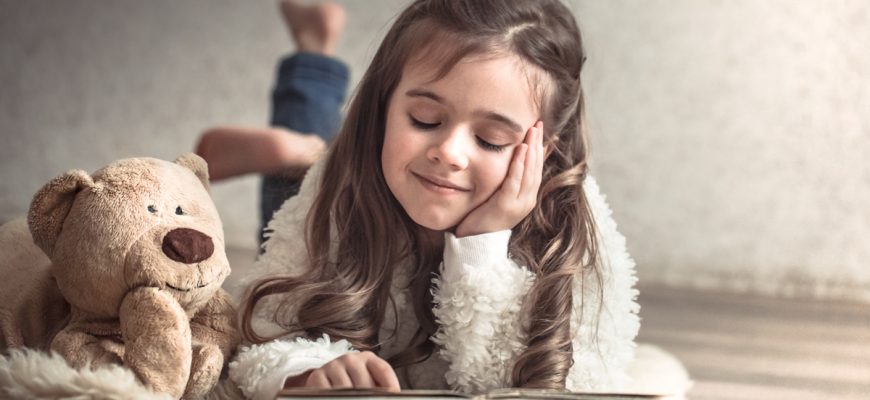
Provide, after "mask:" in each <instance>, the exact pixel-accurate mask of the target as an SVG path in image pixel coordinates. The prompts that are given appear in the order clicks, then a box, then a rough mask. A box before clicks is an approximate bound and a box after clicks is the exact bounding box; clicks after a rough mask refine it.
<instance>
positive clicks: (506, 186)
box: [455, 121, 545, 237]
mask: <svg viewBox="0 0 870 400" xmlns="http://www.w3.org/2000/svg"><path fill="white" fill-rule="evenodd" d="M544 158H545V157H544V123H543V122H541V121H538V122H536V123H535V125H534V126H532V127H531V128H529V131H528V132H526V137H525V140H523V143H521V144H520V145H519V146H517V147H516V149H515V150H514V156H513V160H511V165H510V167H509V169H508V174H507V176H506V177H505V179H504V182H502V184H501V187H499V188H498V190H496V191H495V193H493V194H492V196H490V198H489V199H487V200H486V201H485V202H484V203H483V204H481V205H480V206H478V207H477V208H475V209H474V210H472V211H471V212H470V213H469V214H468V215H467V216H465V218H464V219H463V220H462V222H460V223H459V225H457V227H456V231H455V235H456V237H464V236H472V235H479V234H482V233H489V232H497V231H501V230H505V229H512V228H513V227H514V226H516V225H517V224H519V223H520V221H522V219H523V218H525V217H526V216H527V215H529V213H530V212H532V209H533V208H535V205H536V204H537V202H538V189H539V188H540V187H541V179H542V177H543V174H544Z"/></svg>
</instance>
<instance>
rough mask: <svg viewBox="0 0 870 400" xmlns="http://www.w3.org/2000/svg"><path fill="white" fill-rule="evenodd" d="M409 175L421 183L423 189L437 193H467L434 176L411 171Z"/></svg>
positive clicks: (465, 190)
mask: <svg viewBox="0 0 870 400" xmlns="http://www.w3.org/2000/svg"><path fill="white" fill-rule="evenodd" d="M411 174H413V175H414V176H415V177H416V178H417V179H419V180H420V182H421V183H423V186H424V187H426V188H427V189H431V190H433V191H435V192H438V193H461V192H468V191H469V190H468V189H466V188H463V187H460V186H457V185H455V184H453V183H451V182H450V181H448V180H445V179H441V178H438V177H436V176H431V175H423V174H418V173H416V172H413V171H412V172H411Z"/></svg>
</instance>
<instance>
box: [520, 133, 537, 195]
mask: <svg viewBox="0 0 870 400" xmlns="http://www.w3.org/2000/svg"><path fill="white" fill-rule="evenodd" d="M528 136H529V142H530V143H528V146H529V149H528V151H527V152H526V161H525V163H524V165H523V178H522V180H521V181H520V182H521V184H520V192H519V196H518V197H523V194H527V192H529V191H530V190H532V189H533V186H534V183H535V182H534V181H535V172H536V171H537V170H536V169H535V167H537V165H538V158H539V154H538V143H539V141H540V139H539V137H540V136H541V133H540V131H539V130H538V123H537V122H536V123H535V125H534V126H532V128H531V129H530V132H529V135H528Z"/></svg>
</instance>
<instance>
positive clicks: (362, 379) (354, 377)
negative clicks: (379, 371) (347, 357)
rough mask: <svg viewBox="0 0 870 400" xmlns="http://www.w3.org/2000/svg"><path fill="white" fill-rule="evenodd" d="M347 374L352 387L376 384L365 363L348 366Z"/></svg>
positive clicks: (371, 386) (373, 385)
mask: <svg viewBox="0 0 870 400" xmlns="http://www.w3.org/2000/svg"><path fill="white" fill-rule="evenodd" d="M347 374H348V375H349V376H350V380H351V381H352V382H353V387H354V388H373V387H376V386H377V385H375V381H374V379H372V375H371V374H370V373H369V370H368V368H367V367H366V365H365V363H360V364H358V365H353V366H350V367H348V369H347Z"/></svg>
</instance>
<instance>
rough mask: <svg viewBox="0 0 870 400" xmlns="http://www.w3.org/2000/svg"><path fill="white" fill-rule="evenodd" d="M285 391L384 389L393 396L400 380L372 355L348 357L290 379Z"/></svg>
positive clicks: (366, 353)
mask: <svg viewBox="0 0 870 400" xmlns="http://www.w3.org/2000/svg"><path fill="white" fill-rule="evenodd" d="M284 387H285V388H293V387H311V388H324V389H339V388H355V389H363V388H381V389H386V390H388V391H390V392H398V391H400V390H401V388H400V387H399V379H398V378H397V377H396V372H395V371H393V368H392V367H391V366H390V364H389V363H388V362H386V361H385V360H384V359H383V358H380V357H378V356H376V355H375V354H374V353H372V352H370V351H365V352H362V353H348V354H345V355H343V356H341V357H338V358H336V359H335V360H332V361H330V362H328V363H326V364H324V365H323V366H322V367H320V368H315V369H312V370H309V371H307V372H305V373H303V374H301V375H298V376H294V377H290V378H287V380H286V381H285V382H284Z"/></svg>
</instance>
